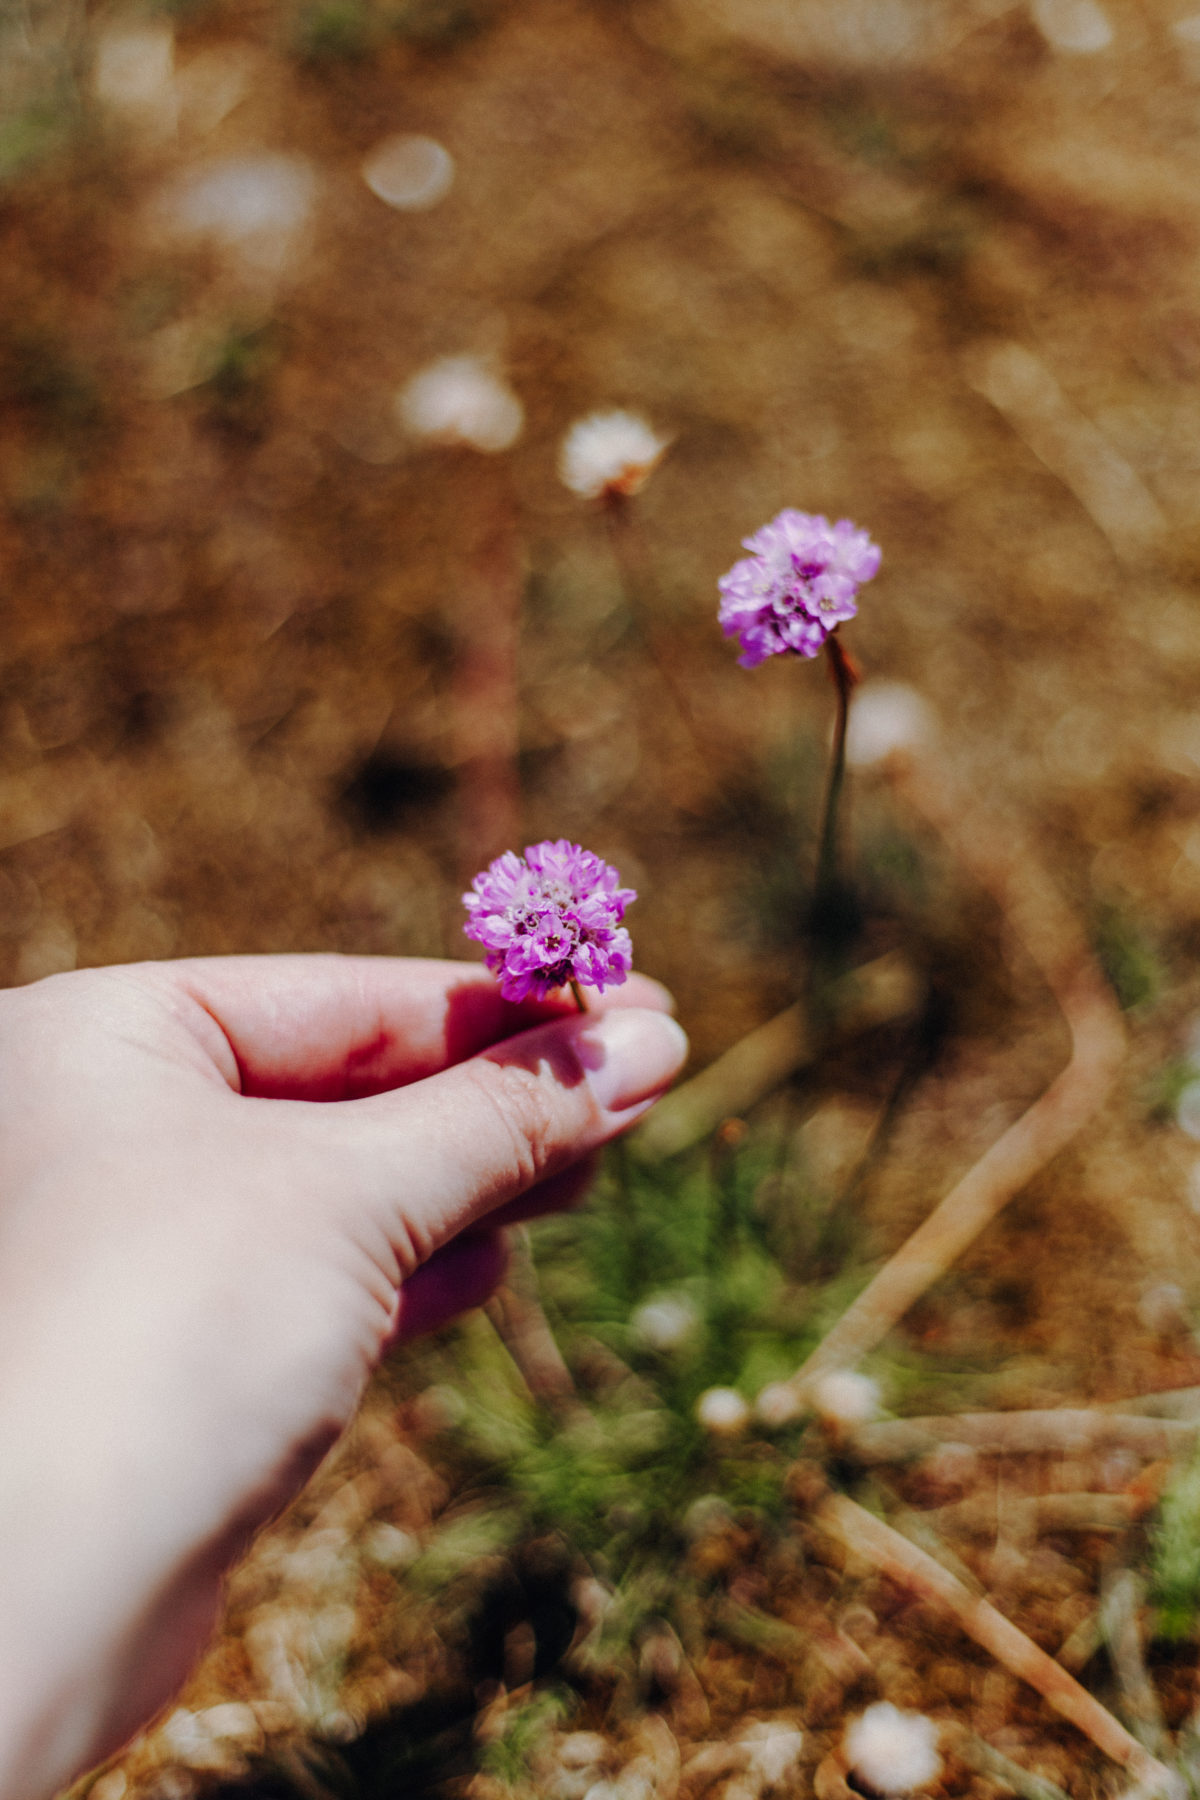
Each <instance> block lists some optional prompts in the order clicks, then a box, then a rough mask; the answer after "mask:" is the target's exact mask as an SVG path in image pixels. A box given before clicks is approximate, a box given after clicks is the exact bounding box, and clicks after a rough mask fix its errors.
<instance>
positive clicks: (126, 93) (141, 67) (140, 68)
mask: <svg viewBox="0 0 1200 1800" xmlns="http://www.w3.org/2000/svg"><path fill="white" fill-rule="evenodd" d="M92 92H93V93H94V94H95V96H96V98H97V100H99V102H100V104H101V105H102V106H106V107H108V109H109V110H110V111H111V112H114V113H121V114H123V115H124V117H125V118H126V119H127V120H128V122H129V123H130V124H134V125H139V126H141V127H142V128H143V129H145V130H147V131H149V132H152V133H154V134H156V135H157V134H165V133H167V132H170V131H172V130H174V127H175V122H176V118H177V115H178V99H177V95H176V91H175V32H174V29H173V28H172V26H170V25H169V24H165V23H164V24H157V25H154V24H145V25H114V26H110V27H109V29H108V30H107V31H103V32H101V34H100V36H99V37H98V38H97V40H96V48H95V54H94V56H93V58H92Z"/></svg>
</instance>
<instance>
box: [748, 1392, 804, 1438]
mask: <svg viewBox="0 0 1200 1800" xmlns="http://www.w3.org/2000/svg"><path fill="white" fill-rule="evenodd" d="M754 1410H755V1412H756V1413H757V1415H758V1417H759V1418H760V1419H761V1420H762V1422H763V1424H764V1425H766V1426H767V1427H769V1429H770V1430H772V1431H778V1429H779V1427H780V1426H781V1425H790V1424H791V1422H792V1420H793V1419H794V1418H796V1416H797V1415H798V1413H799V1411H800V1403H799V1401H798V1400H797V1399H796V1396H795V1394H794V1393H793V1392H792V1390H791V1388H790V1387H789V1386H788V1384H787V1382H786V1381H768V1383H767V1385H766V1387H765V1388H763V1390H762V1392H761V1393H760V1394H759V1396H758V1399H757V1400H756V1401H755V1402H754Z"/></svg>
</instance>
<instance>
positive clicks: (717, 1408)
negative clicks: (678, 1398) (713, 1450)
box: [696, 1387, 750, 1437]
mask: <svg viewBox="0 0 1200 1800" xmlns="http://www.w3.org/2000/svg"><path fill="white" fill-rule="evenodd" d="M696 1417H697V1418H698V1419H699V1421H700V1423H701V1425H703V1427H704V1429H705V1431H711V1432H712V1434H713V1436H714V1437H737V1436H739V1435H740V1433H741V1432H743V1431H745V1429H746V1427H747V1425H748V1424H749V1423H750V1408H749V1407H748V1406H747V1405H746V1402H745V1401H744V1400H743V1399H742V1396H741V1395H740V1394H739V1393H738V1391H737V1389H736V1388H727V1387H712V1388H706V1389H705V1391H704V1393H702V1394H701V1396H700V1398H699V1400H697V1402H696Z"/></svg>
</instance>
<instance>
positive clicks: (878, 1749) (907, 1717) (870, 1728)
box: [842, 1700, 942, 1794]
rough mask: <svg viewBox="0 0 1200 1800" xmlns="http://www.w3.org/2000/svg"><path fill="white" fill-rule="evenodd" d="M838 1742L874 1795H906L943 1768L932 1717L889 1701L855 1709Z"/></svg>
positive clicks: (931, 1779) (848, 1760)
mask: <svg viewBox="0 0 1200 1800" xmlns="http://www.w3.org/2000/svg"><path fill="white" fill-rule="evenodd" d="M842 1747H843V1751H844V1754H845V1757H846V1761H847V1762H848V1763H849V1765H850V1768H851V1770H852V1771H853V1773H854V1774H855V1775H859V1776H861V1777H862V1779H863V1780H864V1781H865V1782H866V1783H867V1785H868V1787H872V1788H874V1789H875V1791H876V1793H879V1794H911V1793H912V1792H913V1791H914V1789H916V1788H923V1787H928V1786H929V1785H930V1783H931V1782H934V1781H936V1780H937V1778H938V1776H939V1775H940V1774H941V1772H942V1759H941V1757H940V1756H939V1755H938V1749H937V1726H936V1725H935V1724H934V1722H933V1720H932V1719H929V1718H926V1716H925V1714H924V1713H913V1712H901V1710H900V1708H899V1707H898V1706H893V1705H892V1704H891V1702H890V1701H889V1700H880V1701H877V1702H876V1704H875V1705H874V1706H868V1708H867V1710H866V1712H865V1713H860V1715H859V1717H858V1718H857V1719H854V1720H853V1721H852V1722H851V1724H850V1725H849V1726H848V1727H847V1730H846V1735H845V1738H844V1740H843V1745H842Z"/></svg>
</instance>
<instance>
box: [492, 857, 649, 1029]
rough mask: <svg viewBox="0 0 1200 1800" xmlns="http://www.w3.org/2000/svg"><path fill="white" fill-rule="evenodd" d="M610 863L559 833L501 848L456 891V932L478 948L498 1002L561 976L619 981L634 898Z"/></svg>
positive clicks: (588, 982)
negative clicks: (467, 888)
mask: <svg viewBox="0 0 1200 1800" xmlns="http://www.w3.org/2000/svg"><path fill="white" fill-rule="evenodd" d="M620 879H621V878H620V876H619V875H618V874H617V871H616V870H615V869H614V868H613V867H612V865H611V864H610V863H606V862H604V861H603V860H602V859H601V858H600V857H599V856H595V855H593V853H592V852H591V851H590V850H583V849H581V848H580V846H579V845H578V844H570V843H568V842H567V840H566V838H559V839H557V841H553V840H550V839H547V840H546V842H545V843H543V844H530V845H529V847H528V849H527V850H526V852H525V855H524V856H523V857H521V856H518V855H517V854H516V852H515V851H513V850H506V851H505V853H504V855H503V856H498V857H497V858H496V860H495V862H493V863H491V864H489V866H488V867H487V868H486V869H485V870H484V871H483V872H482V874H479V875H477V876H476V877H475V879H474V881H473V882H472V884H471V892H470V893H469V894H464V895H463V905H464V906H465V907H466V909H467V912H468V913H469V914H470V917H469V918H468V920H467V922H466V924H465V925H464V927H463V930H464V931H465V932H466V934H467V936H468V937H469V938H474V939H475V940H476V942H477V943H480V944H482V945H483V946H484V949H485V950H486V952H487V955H486V957H485V961H486V962H487V966H488V968H489V969H491V970H492V971H493V972H494V973H495V974H497V975H499V977H500V991H501V993H502V994H503V995H504V998H505V999H506V1000H524V999H526V998H527V997H528V996H529V995H530V994H533V995H535V996H536V998H537V999H539V1000H544V999H545V998H546V995H547V994H550V993H553V991H554V989H555V988H559V987H565V986H566V985H567V983H568V982H571V981H576V982H579V983H580V985H581V986H583V987H594V988H597V989H599V991H600V992H601V993H603V991H604V989H605V988H606V987H620V985H621V983H622V982H623V981H624V980H625V977H626V976H627V975H628V973H629V970H630V968H631V967H632V964H633V945H632V943H631V942H630V939H629V933H628V932H627V931H626V929H625V927H624V926H623V925H622V924H621V920H622V919H623V918H624V916H625V908H626V907H627V906H628V905H629V904H630V902H631V901H634V900H636V899H637V895H636V893H635V892H634V890H633V889H632V888H623V887H619V886H618V885H617V884H618V882H619V881H620Z"/></svg>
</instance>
